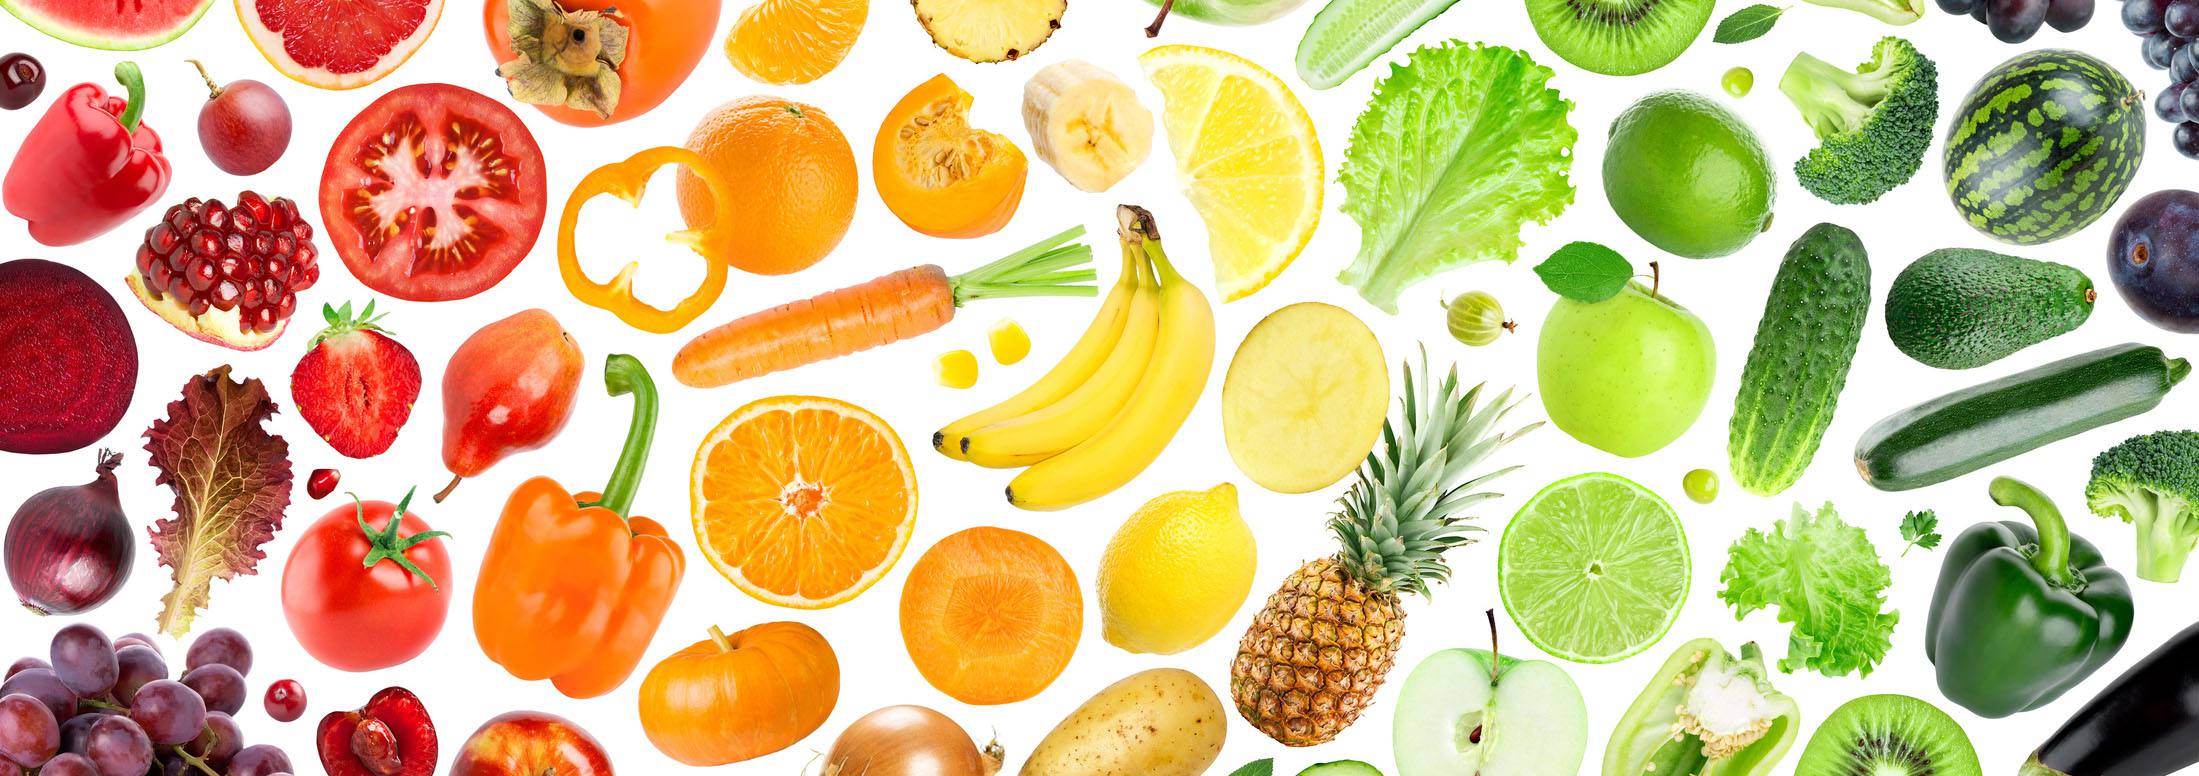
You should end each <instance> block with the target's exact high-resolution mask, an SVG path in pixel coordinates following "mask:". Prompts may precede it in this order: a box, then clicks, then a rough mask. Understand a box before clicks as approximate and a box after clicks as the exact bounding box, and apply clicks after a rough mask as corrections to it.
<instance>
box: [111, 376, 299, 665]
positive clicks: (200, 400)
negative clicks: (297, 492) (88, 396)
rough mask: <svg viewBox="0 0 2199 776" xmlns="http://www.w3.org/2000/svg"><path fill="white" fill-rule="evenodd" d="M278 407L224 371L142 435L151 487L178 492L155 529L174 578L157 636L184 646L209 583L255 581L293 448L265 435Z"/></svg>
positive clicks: (286, 496) (196, 381) (260, 388)
mask: <svg viewBox="0 0 2199 776" xmlns="http://www.w3.org/2000/svg"><path fill="white" fill-rule="evenodd" d="M274 414H275V402H274V400H273V399H270V398H268V396H267V387H266V386H264V385H261V384H260V381H259V380H257V379H247V380H245V381H243V382H237V381H235V380H231V379H229V367H227V366H222V367H218V368H216V369H214V371H211V372H207V373H206V374H203V375H198V376H196V377H193V378H191V380H190V381H189V382H186V383H184V384H183V398H181V399H177V400H175V401H172V402H169V403H168V417H166V418H162V419H160V420H155V421H153V427H152V429H151V430H148V431H146V432H145V440H146V441H145V450H146V451H147V452H150V453H152V465H153V468H155V469H158V470H160V476H159V478H158V479H156V480H154V482H155V484H159V485H166V486H168V487H169V488H170V489H172V490H174V491H175V493H176V505H175V510H176V514H175V516H174V517H170V518H168V519H165V520H159V521H156V522H155V523H154V524H153V531H152V534H153V551H154V552H155V553H156V554H157V555H158V557H159V559H160V564H161V565H163V566H167V567H168V570H169V574H170V575H171V576H172V577H174V579H175V585H176V586H175V589H173V590H170V591H168V594H167V595H166V596H162V597H161V599H160V601H161V608H160V630H161V632H162V633H166V634H168V635H170V636H175V637H178V638H181V637H182V636H183V634H185V633H188V632H190V630H191V620H192V618H194V617H196V616H197V615H198V610H200V609H204V608H206V602H207V595H208V593H209V588H210V587H211V586H212V585H213V582H214V580H215V579H234V578H236V577H237V575H239V574H251V573H253V572H255V571H256V570H257V569H258V567H259V562H260V559H262V558H265V557H267V553H266V552H264V551H262V550H261V549H260V545H263V544H266V543H267V542H268V540H270V539H273V538H275V531H276V529H279V528H281V527H282V521H283V510H284V509H285V508H287V507H289V506H290V480H291V472H290V445H289V444H288V443H286V442H284V441H283V438H282V437H279V436H276V435H274V434H270V433H267V429H266V427H265V424H266V423H267V419H268V418H269V417H271V416H273V415H274Z"/></svg>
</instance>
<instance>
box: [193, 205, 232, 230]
mask: <svg viewBox="0 0 2199 776" xmlns="http://www.w3.org/2000/svg"><path fill="white" fill-rule="evenodd" d="M199 223H202V224H205V225H207V226H209V227H212V228H215V229H224V228H227V227H228V226H229V209H228V208H225V207H222V206H221V203H220V202H208V203H206V208H205V209H204V210H200V211H199Z"/></svg>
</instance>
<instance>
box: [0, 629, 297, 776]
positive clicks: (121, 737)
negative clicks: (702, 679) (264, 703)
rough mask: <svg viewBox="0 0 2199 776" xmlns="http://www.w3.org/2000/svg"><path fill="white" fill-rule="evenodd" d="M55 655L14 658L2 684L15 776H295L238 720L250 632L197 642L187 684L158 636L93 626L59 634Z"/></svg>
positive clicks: (5, 757) (0, 705) (1, 723)
mask: <svg viewBox="0 0 2199 776" xmlns="http://www.w3.org/2000/svg"><path fill="white" fill-rule="evenodd" d="M49 658H50V659H46V660H42V659H39V658H35V657H26V658H23V659H21V660H17V661H15V664H14V665H13V666H10V667H9V668H8V673H7V679H6V681H5V682H0V764H12V766H13V767H10V768H7V769H6V770H7V772H9V773H15V772H16V770H15V769H16V768H22V769H28V770H29V771H31V772H32V773H36V774H38V775H39V776H124V775H127V776H137V775H138V774H152V775H154V776H177V775H179V774H187V773H188V774H206V773H217V774H224V776H276V775H277V774H284V775H287V774H290V773H292V772H293V771H292V770H291V767H290V758H289V757H288V756H286V755H284V754H283V751H282V750H281V749H278V748H276V747H273V746H269V745H267V744H259V745H255V746H245V745H244V731H243V729H242V728H240V727H238V725H237V721H236V719H235V718H233V716H232V715H234V714H236V713H237V712H238V711H239V710H241V709H243V708H244V703H245V684H244V675H245V673H246V672H248V671H250V670H252V646H251V644H249V643H247V642H246V641H245V639H244V635H243V634H240V633H238V632H236V631H233V630H229V629H226V628H219V629H215V630H212V631H208V632H207V633H206V634H205V635H203V636H200V637H199V638H198V640H197V641H194V642H192V644H191V648H190V650H188V652H187V653H186V654H185V656H184V673H183V676H182V678H181V679H170V678H168V663H167V661H166V660H165V659H164V658H163V657H162V656H161V654H160V647H159V646H157V645H155V644H154V643H153V640H152V639H150V638H147V637H145V636H141V635H138V634H130V635H127V636H123V637H121V638H118V639H115V640H113V641H109V640H108V639H107V634H105V633H101V632H100V630H99V629H98V628H94V627H92V626H90V625H83V624H77V625H70V626H68V627H65V628H62V629H61V630H60V631H58V632H56V633H54V636H53V648H52V651H51V654H50V655H49ZM300 711H302V709H300ZM292 718H293V719H295V717H294V716H293V717H292Z"/></svg>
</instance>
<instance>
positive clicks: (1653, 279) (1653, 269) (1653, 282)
mask: <svg viewBox="0 0 2199 776" xmlns="http://www.w3.org/2000/svg"><path fill="white" fill-rule="evenodd" d="M1663 281H1664V271H1663V270H1660V269H1658V268H1657V262H1654V261H1652V262H1650V263H1649V295H1650V296H1656V295H1657V288H1658V284H1659V283H1661V282H1663Z"/></svg>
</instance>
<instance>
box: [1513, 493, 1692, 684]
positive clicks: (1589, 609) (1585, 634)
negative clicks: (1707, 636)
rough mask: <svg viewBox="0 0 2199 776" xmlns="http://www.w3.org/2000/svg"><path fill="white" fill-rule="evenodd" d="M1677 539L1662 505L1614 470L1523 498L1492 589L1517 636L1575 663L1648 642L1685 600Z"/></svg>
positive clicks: (1683, 555)
mask: <svg viewBox="0 0 2199 776" xmlns="http://www.w3.org/2000/svg"><path fill="white" fill-rule="evenodd" d="M1687 587H1688V555H1687V536H1686V534H1685V533H1683V532H1682V531H1681V530H1680V517H1679V516H1678V515H1675V514H1673V512H1672V507H1671V506H1670V505H1667V504H1666V503H1665V500H1664V499H1661V498H1658V497H1657V494H1655V493H1651V492H1649V489H1648V488H1644V487H1642V486H1640V485H1637V484H1635V483H1634V482H1633V481H1631V480H1628V479H1626V478H1624V477H1620V476H1618V475H1614V474H1582V475H1579V476H1575V477H1569V478H1566V479H1563V480H1559V481H1557V482H1555V483H1552V484H1551V485H1550V487H1547V488H1543V489H1542V492H1541V493H1537V494H1535V497H1534V498H1532V499H1528V501H1527V505H1526V506H1524V507H1520V510H1519V514H1517V515H1513V516H1512V522H1511V524H1510V525H1507V526H1505V528H1504V540H1503V542H1502V543H1500V544H1499V546H1498V548H1497V594H1498V595H1500V596H1502V597H1503V598H1504V610H1505V611H1506V612H1509V613H1510V614H1511V615H1512V622H1513V624H1515V625H1518V626H1519V629H1520V632H1521V633H1522V634H1524V635H1525V636H1527V640H1528V641H1531V642H1534V644H1535V646H1537V647H1540V648H1541V649H1542V651H1544V652H1548V653H1550V654H1551V655H1554V656H1557V657H1561V658H1564V659H1566V660H1571V661H1574V662H1577V663H1610V662H1613V661H1616V660H1620V659H1623V658H1625V657H1627V656H1629V655H1633V654H1634V653H1637V652H1640V651H1642V650H1644V649H1648V648H1649V645H1651V644H1655V643H1657V640H1658V639H1660V638H1663V637H1664V635H1665V631H1667V630H1670V629H1671V628H1672V622H1673V621H1674V620H1676V619H1679V616H1680V603H1681V602H1682V601H1685V600H1686V599H1687Z"/></svg>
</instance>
